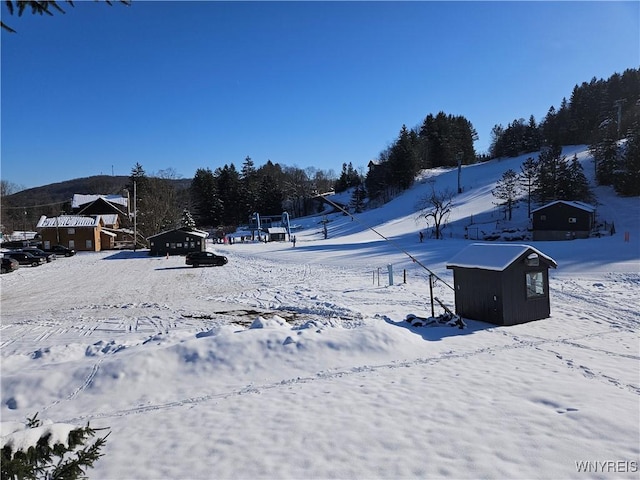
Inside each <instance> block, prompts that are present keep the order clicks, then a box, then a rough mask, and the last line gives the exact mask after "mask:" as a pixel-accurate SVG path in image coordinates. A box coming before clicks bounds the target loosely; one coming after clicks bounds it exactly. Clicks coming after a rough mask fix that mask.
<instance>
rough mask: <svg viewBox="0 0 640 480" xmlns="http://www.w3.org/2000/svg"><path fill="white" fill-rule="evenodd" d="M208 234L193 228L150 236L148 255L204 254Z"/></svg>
mask: <svg viewBox="0 0 640 480" xmlns="http://www.w3.org/2000/svg"><path fill="white" fill-rule="evenodd" d="M208 236H209V233H208V232H204V231H202V230H197V229H195V228H186V227H183V228H176V229H174V230H167V231H165V232H160V233H158V234H156V235H152V236H151V237H149V238H147V241H148V242H149V255H156V256H161V255H162V256H164V255H167V254H169V255H186V254H187V253H189V252H204V251H205V250H206V238H207V237H208Z"/></svg>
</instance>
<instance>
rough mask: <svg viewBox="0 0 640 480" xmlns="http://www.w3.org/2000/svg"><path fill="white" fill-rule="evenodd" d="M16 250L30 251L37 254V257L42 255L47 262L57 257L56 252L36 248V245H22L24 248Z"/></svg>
mask: <svg viewBox="0 0 640 480" xmlns="http://www.w3.org/2000/svg"><path fill="white" fill-rule="evenodd" d="M16 251H17V252H28V253H30V254H31V255H35V256H36V257H42V258H44V259H45V260H46V261H47V263H49V262H51V261H52V260H55V259H56V254H55V253H50V252H45V251H43V250H40V249H39V248H36V247H22V248H19V249H16Z"/></svg>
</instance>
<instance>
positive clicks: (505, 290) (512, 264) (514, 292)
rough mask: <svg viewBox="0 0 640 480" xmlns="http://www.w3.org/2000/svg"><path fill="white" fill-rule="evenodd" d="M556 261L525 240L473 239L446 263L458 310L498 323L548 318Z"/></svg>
mask: <svg viewBox="0 0 640 480" xmlns="http://www.w3.org/2000/svg"><path fill="white" fill-rule="evenodd" d="M557 266H558V265H557V263H556V262H555V261H554V260H553V259H552V258H551V257H548V256H547V255H545V254H544V253H542V252H540V251H539V250H537V249H535V248H533V247H531V246H529V245H517V244H501V243H474V244H471V245H469V246H468V247H466V248H465V249H464V250H462V251H461V252H460V253H458V254H457V255H456V256H455V257H454V258H452V259H451V261H450V262H449V263H447V268H449V269H452V270H453V283H454V288H455V304H456V313H457V314H458V315H460V316H462V317H464V318H469V319H474V320H481V321H484V322H489V323H494V324H496V325H515V324H518V323H525V322H530V321H532V320H539V319H541V318H547V317H548V316H549V315H550V313H551V306H550V299H549V268H556V267H557Z"/></svg>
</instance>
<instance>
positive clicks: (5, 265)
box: [0, 257, 20, 273]
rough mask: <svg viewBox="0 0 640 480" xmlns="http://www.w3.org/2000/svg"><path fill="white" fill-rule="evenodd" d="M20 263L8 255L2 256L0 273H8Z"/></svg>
mask: <svg viewBox="0 0 640 480" xmlns="http://www.w3.org/2000/svg"><path fill="white" fill-rule="evenodd" d="M19 266H20V264H19V263H18V261H17V260H14V259H13V258H9V257H2V268H1V269H0V273H9V272H13V271H15V270H17V269H18V267H19Z"/></svg>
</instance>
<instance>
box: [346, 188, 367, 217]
mask: <svg viewBox="0 0 640 480" xmlns="http://www.w3.org/2000/svg"><path fill="white" fill-rule="evenodd" d="M366 197H367V192H366V191H365V189H364V185H363V184H362V183H360V184H359V185H357V186H356V187H355V188H354V190H353V194H352V195H351V203H350V206H351V210H352V211H354V212H355V213H362V211H363V210H364V200H365V198H366Z"/></svg>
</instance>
